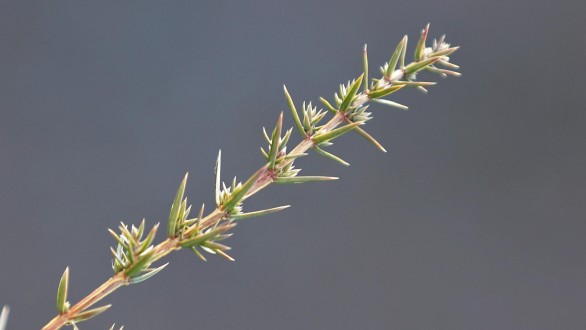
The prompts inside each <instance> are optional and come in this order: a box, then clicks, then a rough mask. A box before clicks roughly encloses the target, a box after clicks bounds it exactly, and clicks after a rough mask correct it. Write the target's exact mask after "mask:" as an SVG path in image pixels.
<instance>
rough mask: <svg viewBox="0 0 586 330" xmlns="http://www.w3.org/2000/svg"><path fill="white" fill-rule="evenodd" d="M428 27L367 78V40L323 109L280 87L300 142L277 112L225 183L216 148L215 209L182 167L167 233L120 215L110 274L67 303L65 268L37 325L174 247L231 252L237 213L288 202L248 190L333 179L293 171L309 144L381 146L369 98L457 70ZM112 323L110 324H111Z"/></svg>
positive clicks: (77, 314)
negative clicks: (258, 202) (195, 194)
mask: <svg viewBox="0 0 586 330" xmlns="http://www.w3.org/2000/svg"><path fill="white" fill-rule="evenodd" d="M428 33H429V25H427V26H426V27H425V29H423V31H422V33H421V36H420V38H419V40H418V42H417V46H416V48H415V53H414V56H413V58H414V61H413V62H411V63H408V64H405V57H406V53H407V40H408V38H407V36H405V37H404V38H403V39H402V40H401V41H400V42H399V44H398V45H397V46H396V47H395V49H394V52H393V54H392V55H391V57H390V59H389V61H388V62H387V63H385V64H384V65H383V66H382V67H381V68H380V72H381V74H382V75H381V76H380V77H378V78H375V79H371V80H370V81H369V72H368V54H367V48H366V46H365V47H364V52H363V71H364V72H362V73H361V74H360V75H359V76H358V77H357V78H355V79H352V80H350V81H348V82H347V83H346V84H342V85H340V88H339V90H338V92H337V93H335V94H334V102H333V104H332V103H330V102H329V101H327V100H326V99H325V98H323V97H322V98H320V101H321V102H322V103H323V104H324V106H325V107H326V111H324V110H322V109H317V107H315V106H313V105H312V103H311V102H307V103H306V102H303V103H302V105H301V107H300V109H301V115H300V114H299V111H298V108H297V107H296V106H295V102H294V101H293V98H292V97H291V94H290V93H289V91H288V90H287V88H286V87H285V88H284V93H285V99H286V102H287V104H288V107H289V110H290V112H291V115H292V118H293V124H294V126H295V128H296V131H297V132H298V133H299V134H300V135H301V142H299V143H298V144H297V146H295V147H294V148H292V149H290V150H289V149H288V148H287V143H288V142H289V141H290V138H291V136H292V132H293V129H292V128H291V129H283V113H281V114H280V115H279V117H278V120H277V123H276V125H275V128H274V129H273V130H272V131H271V134H270V135H269V134H268V133H267V131H266V129H264V128H263V135H264V137H265V140H266V143H267V145H268V146H267V149H266V150H265V149H264V148H261V153H262V155H263V160H264V162H265V164H264V166H262V167H261V168H260V169H259V170H257V171H256V172H255V173H254V174H253V175H251V176H250V178H248V179H247V180H246V181H245V182H244V183H242V182H239V181H238V180H237V179H236V178H234V179H233V180H232V183H231V184H228V185H226V183H225V182H223V181H222V178H221V166H222V154H221V152H219V153H218V158H217V161H216V178H215V204H216V205H215V209H214V210H213V211H212V212H210V213H209V214H208V215H205V216H204V206H203V205H202V207H201V208H200V211H199V214H198V215H197V216H196V217H190V216H189V213H190V210H191V206H190V205H188V203H187V198H185V197H184V194H185V187H186V184H187V175H185V177H184V178H183V180H182V181H181V184H180V185H179V189H178V190H177V193H176V195H175V198H174V200H173V203H172V206H171V211H170V213H169V220H168V222H167V238H166V240H164V241H162V242H161V243H159V244H157V245H154V244H153V241H154V238H155V235H156V233H157V229H158V224H157V225H155V226H153V227H152V228H151V229H150V231H148V234H146V235H145V233H146V232H147V231H146V226H145V221H144V220H143V221H142V222H141V223H140V225H139V226H138V227H136V226H134V225H132V226H131V227H130V228H129V227H128V226H127V225H125V224H124V223H122V224H121V225H120V226H119V227H118V229H119V233H116V232H114V231H113V230H110V233H111V234H112V236H114V239H115V241H116V243H117V245H116V248H111V250H112V254H113V256H114V259H113V261H112V267H113V270H114V274H115V275H114V276H113V277H112V278H111V279H109V280H108V281H106V282H105V283H104V284H103V285H102V286H100V287H99V288H97V289H96V290H95V291H94V292H93V293H92V294H90V295H89V296H88V297H86V298H84V299H82V300H81V301H80V302H78V303H77V304H76V305H73V306H71V307H70V306H69V303H68V302H67V283H68V280H69V268H67V269H66V270H65V273H64V274H63V276H62V279H61V281H60V284H59V289H58V295H57V312H58V313H59V315H58V316H57V317H56V318H55V319H53V320H52V321H51V322H50V323H48V324H47V325H46V326H45V328H43V329H45V330H51V329H59V328H61V327H62V326H64V325H72V326H74V327H75V328H77V323H79V322H81V321H84V320H86V319H88V318H91V317H93V316H96V315H98V314H100V313H102V312H104V311H105V310H106V309H108V308H109V307H110V305H105V306H102V307H98V308H94V309H90V308H89V307H91V306H92V305H94V304H95V303H96V302H98V301H99V300H101V299H102V298H104V297H106V296H107V295H108V294H110V293H111V292H113V291H114V290H116V289H118V288H119V287H121V286H123V285H129V284H133V283H138V282H142V281H144V280H146V279H148V278H150V277H152V276H153V275H155V274H156V273H158V272H159V271H161V270H162V269H163V268H164V267H165V266H166V265H167V264H164V265H162V266H159V267H155V268H153V267H151V265H152V264H153V263H155V262H156V261H158V260H160V259H162V258H163V257H165V256H166V255H167V254H169V253H171V252H173V251H175V250H180V249H190V250H192V251H193V252H194V253H195V254H196V255H197V256H198V257H199V258H201V259H202V260H206V259H205V257H204V254H203V253H202V252H201V251H200V250H202V251H204V252H207V253H211V254H216V255H220V256H222V257H224V258H226V259H228V260H234V259H233V258H232V257H231V256H229V255H228V254H227V251H229V250H230V247H229V246H227V245H224V244H223V243H220V242H221V241H223V240H225V239H227V238H229V237H230V236H231V235H232V234H231V233H229V231H231V230H232V229H234V227H235V226H236V225H237V223H238V222H239V221H240V220H243V219H248V218H252V217H257V216H261V215H267V214H270V213H274V212H277V211H281V210H283V209H285V208H288V207H289V205H285V206H279V207H272V208H268V209H265V210H259V211H250V212H246V213H244V212H243V202H244V201H245V200H246V198H248V197H249V196H251V195H253V194H255V193H257V192H258V191H260V190H262V189H263V188H265V187H266V186H268V185H269V184H271V183H281V184H287V183H305V182H313V181H330V180H335V179H337V178H335V177H329V176H299V175H298V174H299V172H300V171H301V169H299V168H295V166H294V162H295V161H296V160H297V159H298V158H300V157H303V156H307V155H308V154H307V151H308V150H310V149H312V150H314V151H316V153H317V154H320V155H323V156H326V157H328V158H330V159H333V160H335V161H337V162H339V163H341V164H343V165H349V164H348V162H346V161H344V160H343V159H341V158H340V157H338V156H336V155H333V154H332V153H330V152H328V151H326V150H324V149H325V148H327V147H329V146H331V145H332V144H333V140H335V139H337V138H338V137H340V136H342V135H344V134H346V133H348V132H351V131H355V132H357V133H358V134H359V135H361V136H362V137H364V138H365V139H366V140H367V141H369V142H370V143H372V144H373V145H374V146H376V147H377V148H378V149H380V150H382V151H384V152H386V150H385V148H383V146H382V145H381V144H380V143H379V142H378V141H377V140H376V139H374V138H373V137H372V136H371V135H370V134H368V133H367V132H366V131H364V130H363V129H362V126H363V125H364V124H365V123H366V122H367V121H369V120H371V119H372V113H371V112H368V111H367V110H368V108H369V106H370V102H371V101H375V102H377V103H381V104H384V105H388V106H391V107H394V108H398V109H402V110H406V109H407V106H405V105H402V104H399V103H397V102H395V101H391V100H388V99H386V98H387V97H389V96H391V95H392V94H393V93H396V92H398V91H399V90H403V89H405V88H407V87H415V88H417V89H419V90H421V91H424V92H427V90H426V87H429V86H433V85H434V84H435V82H421V81H417V80H416V79H417V75H418V74H419V73H421V72H423V71H428V72H431V73H437V74H439V75H441V76H447V75H453V76H457V75H459V73H457V72H456V71H453V70H456V69H458V66H457V65H454V64H452V63H450V58H449V55H451V54H452V53H453V52H455V51H456V50H457V49H458V47H450V45H449V44H447V43H446V42H445V38H444V36H442V37H441V38H439V40H434V41H433V43H432V46H429V47H428V46H426V41H427V36H428ZM437 65H441V66H443V67H438V66H437ZM361 87H362V88H361ZM327 114H331V115H332V118H330V119H329V120H328V121H325V119H326V115H327ZM7 314H8V312H7V310H6V309H5V311H3V313H2V317H1V318H0V330H2V327H1V326H2V322H5V319H6V315H7ZM110 329H111V330H113V329H114V326H112V327H111V328H110ZM121 329H122V328H121Z"/></svg>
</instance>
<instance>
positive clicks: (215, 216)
mask: <svg viewBox="0 0 586 330" xmlns="http://www.w3.org/2000/svg"><path fill="white" fill-rule="evenodd" d="M393 74H394V76H393V78H394V79H400V78H401V77H402V76H403V72H402V70H396V71H395V72H394V73H393ZM387 83H388V84H389V85H390V84H392V82H391V81H388V82H387ZM357 99H358V100H361V102H360V103H365V102H367V101H368V100H369V98H368V96H367V94H365V93H359V94H358V95H357ZM344 121H345V117H344V115H343V114H340V113H338V114H336V115H334V117H333V118H332V119H330V121H329V122H327V123H326V124H325V125H323V126H322V127H321V128H320V129H319V133H320V134H321V133H326V132H329V131H331V130H333V129H334V128H336V127H338V126H339V125H340V124H341V123H343V122H344ZM312 147H313V141H312V140H311V139H310V138H305V139H303V140H302V141H301V142H300V143H299V144H298V145H297V146H296V147H295V148H293V150H291V152H289V154H290V155H299V154H302V153H304V152H306V151H307V150H309V149H310V148H312ZM292 162H293V159H290V160H287V161H283V162H282V163H280V164H279V168H278V169H281V168H284V167H285V166H287V165H289V164H290V163H292ZM259 172H260V173H259ZM272 174H273V173H271V171H270V170H269V169H268V168H267V166H266V165H265V166H263V167H261V168H260V169H259V170H257V171H256V172H255V174H254V175H255V176H256V177H257V179H256V182H255V183H254V184H253V186H252V188H251V189H250V190H249V192H248V194H247V195H246V196H245V197H244V198H243V199H242V200H244V199H246V198H248V197H250V196H252V195H254V194H256V193H257V192H259V191H261V190H262V189H264V188H266V187H267V186H269V185H270V184H271V183H273V176H272ZM225 217H226V214H225V213H224V211H223V210H222V209H221V207H218V208H216V209H214V210H213V211H212V212H211V213H210V214H208V215H207V216H206V217H204V218H203V219H201V220H200V221H199V226H198V225H193V226H192V227H190V228H188V229H187V230H186V231H185V233H184V234H185V235H187V234H189V233H191V232H192V231H194V230H196V229H197V228H206V227H209V226H212V225H214V224H215V223H217V222H219V221H221V220H223V219H225ZM180 249H181V247H180V246H179V239H178V238H167V239H166V240H165V241H163V242H161V243H159V244H157V245H156V246H155V247H154V251H155V253H154V256H153V259H152V262H155V261H157V260H160V259H161V258H163V257H165V256H166V255H168V254H169V253H171V252H173V251H175V250H180ZM128 284H130V282H129V281H128V278H127V277H126V276H125V275H124V273H123V272H121V273H118V274H116V275H114V276H113V277H111V278H110V279H108V280H107V281H106V282H104V284H102V285H100V286H99V287H98V288H97V289H95V290H94V291H93V292H92V293H90V294H89V295H88V296H86V297H85V298H83V299H82V300H80V301H79V302H78V303H77V304H75V305H74V306H72V307H71V308H70V309H69V310H68V311H67V312H66V313H63V314H60V315H57V316H55V318H53V319H52V320H51V321H50V322H49V323H47V324H46V325H45V326H44V327H43V328H42V330H58V329H60V328H61V327H63V326H65V325H67V324H68V323H69V322H70V321H71V320H73V319H74V318H75V315H77V314H79V313H81V312H83V311H85V310H87V309H88V308H90V307H91V306H93V305H94V304H95V303H97V302H98V301H100V300H102V299H103V298H105V297H106V296H108V295H109V294H110V293H112V292H114V291H116V290H117V289H118V288H120V287H122V286H124V285H128Z"/></svg>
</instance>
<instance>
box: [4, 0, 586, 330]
mask: <svg viewBox="0 0 586 330" xmlns="http://www.w3.org/2000/svg"><path fill="white" fill-rule="evenodd" d="M584 14H586V3H585V2H583V1H529V0H519V1H463V0H453V1H367V0H363V1H289V2H284V1H234V2H225V1H216V2H212V1H205V2H204V1H124V2H119V1H112V2H105V1H83V2H71V1H2V2H1V3H0V304H3V303H7V304H10V305H11V307H12V314H11V317H10V321H9V329H38V328H40V327H41V326H42V325H43V324H44V323H46V322H47V321H48V320H49V319H50V318H51V317H53V315H54V313H55V308H54V300H55V292H56V289H57V283H58V280H59V277H60V276H61V274H62V272H63V269H64V268H65V267H66V266H70V267H71V280H70V291H71V293H70V294H71V300H72V301H76V300H78V299H79V298H81V297H83V296H84V295H86V294H87V293H89V291H90V290H92V289H93V288H94V287H96V286H97V285H98V284H99V283H101V282H102V281H104V280H105V279H107V278H108V277H109V276H110V275H111V269H110V260H111V256H110V252H109V246H111V245H113V244H114V242H113V239H112V238H111V237H110V235H109V234H108V233H107V231H106V228H114V227H116V226H117V225H118V223H119V221H121V220H123V221H125V222H127V223H138V222H139V221H140V220H141V219H142V218H143V217H145V218H146V219H147V222H148V224H154V223H156V222H159V221H165V219H166V217H167V215H168V210H169V207H170V204H171V201H172V198H173V195H174V193H175V190H176V188H177V186H178V184H179V181H180V180H181V178H182V176H183V174H184V173H185V172H186V171H189V172H190V180H189V185H188V190H187V195H188V196H189V199H190V201H191V202H193V203H194V204H195V205H194V207H195V208H198V207H199V205H200V203H201V202H205V203H206V204H207V205H212V204H213V199H212V195H213V168H214V162H215V157H216V154H217V151H218V149H220V148H221V149H222V151H223V155H224V159H223V160H224V167H223V173H224V174H225V178H226V179H228V180H230V178H231V177H232V176H233V175H238V176H239V177H242V178H245V177H246V176H247V175H249V174H251V173H252V172H253V171H254V170H255V169H256V168H258V167H259V166H260V165H261V164H262V158H261V157H262V156H261V154H260V153H259V151H258V148H259V146H261V145H264V141H263V138H262V133H261V127H262V126H267V127H271V126H272V125H274V122H275V120H276V118H277V116H278V113H279V112H280V111H282V110H286V103H285V101H284V98H283V95H282V85H283V84H284V83H286V84H287V86H288V88H289V90H290V91H291V93H292V95H293V97H294V99H295V100H296V101H297V102H301V101H303V100H313V101H314V102H315V101H316V100H317V99H318V97H319V96H325V97H327V98H329V99H331V97H332V95H333V93H334V92H335V91H336V90H337V88H338V84H339V83H341V82H345V81H347V80H348V79H350V78H352V77H356V76H357V75H358V74H360V70H361V52H362V46H363V44H364V43H368V46H369V48H368V49H369V56H370V63H371V68H372V75H373V76H374V75H375V72H376V71H377V68H378V65H379V64H382V63H384V61H386V60H387V59H388V57H389V56H390V54H391V52H392V51H393V49H394V47H395V45H396V43H397V42H398V41H399V40H400V39H401V37H402V36H403V34H405V33H408V34H409V36H410V40H411V43H410V50H412V49H413V46H414V44H415V41H416V39H417V37H418V34H419V32H420V30H421V28H422V27H424V26H425V24H426V23H427V22H431V23H432V24H431V37H439V36H440V35H441V34H442V33H446V34H447V36H448V41H449V42H452V43H453V44H455V45H461V46H462V48H461V49H460V51H458V52H457V53H456V54H455V55H454V56H453V60H454V62H455V63H458V64H460V65H461V66H462V70H461V71H462V72H463V74H464V76H463V77H462V78H459V79H457V78H448V79H439V82H440V83H439V84H438V85H437V86H435V87H432V88H430V93H429V94H427V95H423V94H421V93H418V92H417V91H415V90H407V91H402V92H400V93H398V94H396V97H395V98H394V100H396V101H399V102H402V103H405V104H408V105H409V106H410V109H411V110H410V111H407V112H402V111H400V110H393V109H390V108H386V107H383V106H374V107H372V108H371V109H372V110H373V111H374V116H375V119H374V120H373V121H371V122H369V124H368V126H367V128H368V129H369V131H370V132H371V133H372V134H373V135H374V136H375V137H377V138H378V139H379V140H380V141H381V142H382V143H383V144H384V145H385V146H386V147H387V148H388V150H389V153H387V154H382V153H380V152H378V151H377V150H376V149H375V148H373V147H372V146H371V145H369V144H368V143H367V142H366V141H364V140H363V139H362V138H360V137H358V136H350V135H354V134H349V135H348V136H345V137H343V138H342V139H341V140H339V141H338V142H337V143H336V145H335V146H334V147H333V150H334V151H336V152H337V153H338V154H339V155H340V156H342V157H343V158H345V159H346V160H347V161H349V162H350V163H351V164H352V166H350V167H349V168H345V167H343V166H340V165H338V164H336V163H333V162H331V161H329V160H328V159H324V158H321V157H319V156H311V157H306V158H305V159H302V160H301V161H299V166H301V167H303V168H304V170H303V173H305V174H313V175H334V176H340V177H341V180H339V181H337V182H333V183H332V182H328V183H323V184H307V185H299V186H279V187H270V188H269V189H267V190H266V191H263V193H261V194H259V195H257V196H255V197H254V198H252V199H251V200H250V201H249V202H247V204H246V209H247V210H254V209H257V208H261V207H273V206H277V205H282V204H292V205H293V207H292V208H290V209H288V210H286V211H284V212H282V213H279V214H275V215H271V216H268V217H265V218H258V219H254V220H250V221H248V222H247V223H243V224H242V225H240V226H238V228H236V230H235V233H236V235H235V236H234V237H233V238H232V239H230V241H229V244H231V245H232V246H233V247H234V250H233V251H232V252H233V253H232V255H233V256H234V257H235V258H236V262H227V261H225V260H223V259H221V258H217V257H214V256H211V257H210V258H209V261H208V262H207V263H203V262H201V261H199V260H198V259H197V258H196V257H195V256H194V255H193V254H192V253H189V252H187V251H184V252H181V253H176V254H175V255H172V256H171V257H170V258H169V261H170V265H169V266H168V267H167V269H166V270H165V271H164V272H162V273H160V274H159V275H157V276H156V277H155V278H153V279H151V280H149V281H148V282H145V283H141V284H138V285H136V286H131V287H128V288H124V289H123V290H120V291H119V292H116V293H115V294H114V295H112V296H111V297H110V298H108V299H106V301H105V303H112V304H113V305H114V306H113V308H112V309H111V311H109V312H107V313H105V314H103V315H102V316H100V317H98V318H96V319H95V320H92V321H90V322H87V323H85V324H82V325H81V326H82V329H105V328H108V327H109V326H110V325H111V324H112V323H114V322H116V323H117V324H124V325H125V326H126V327H125V329H208V328H214V329H446V330H447V329H449V330H454V329H463V330H464V329H475V330H480V329H487V330H488V329H501V330H502V329H514V330H521V329H531V330H538V329H584V328H586V313H584V310H585V309H586V256H585V253H584V251H585V249H586V219H585V215H586V203H585V200H584V192H585V189H586V173H585V168H586V153H585V152H584V143H585V139H586V132H585V131H586V111H585V110H586V109H585V106H584V104H585V103H586V97H585V92H584V88H585V87H586V86H585V84H584V74H585V73H586V66H585V64H584V60H585V58H586V37H585V33H586V24H585V23H584ZM427 77H428V79H438V78H437V77H434V76H427ZM286 122H287V125H288V126H289V125H291V123H292V121H291V120H290V118H287V119H286ZM163 232H164V231H162V233H161V236H164V233H163Z"/></svg>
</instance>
